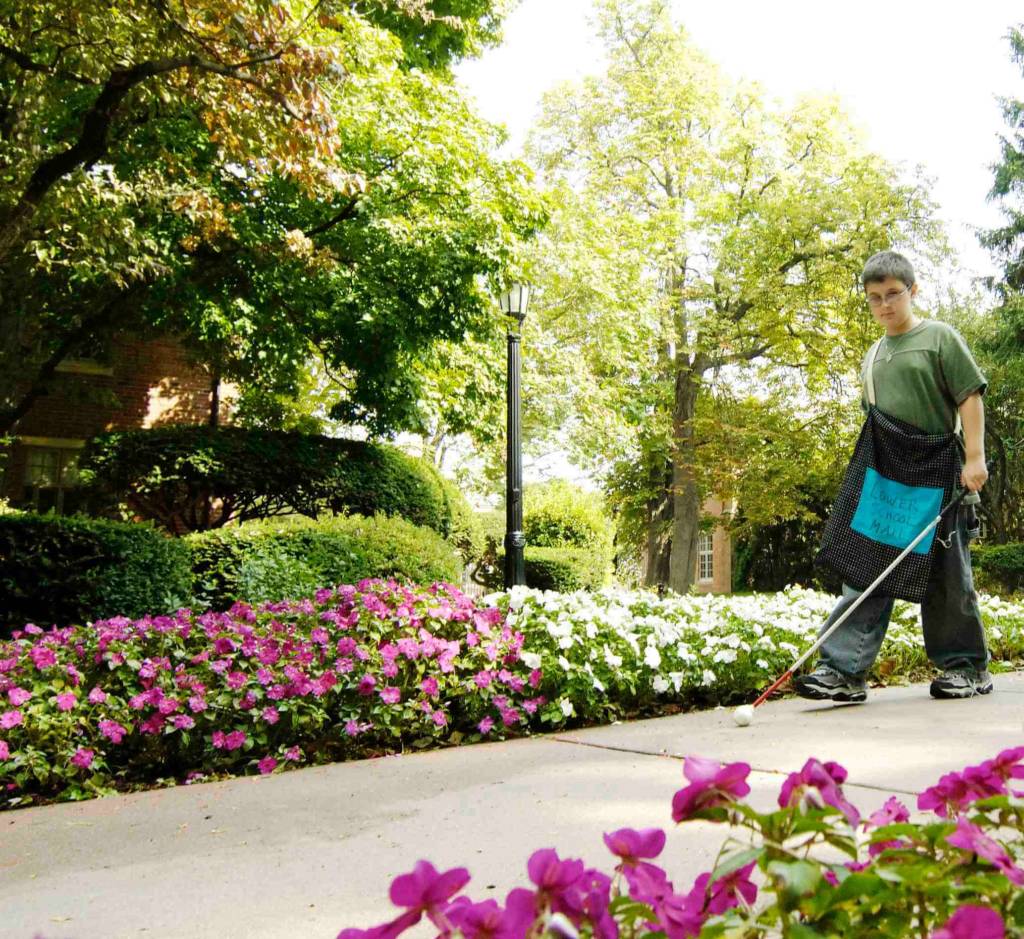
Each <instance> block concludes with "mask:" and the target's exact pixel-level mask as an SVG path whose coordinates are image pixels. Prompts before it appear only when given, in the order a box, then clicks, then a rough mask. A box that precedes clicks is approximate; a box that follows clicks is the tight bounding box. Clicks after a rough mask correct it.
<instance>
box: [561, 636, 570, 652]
mask: <svg viewBox="0 0 1024 939" xmlns="http://www.w3.org/2000/svg"><path fill="white" fill-rule="evenodd" d="M572 643H573V638H572V636H562V638H561V639H559V640H558V648H559V649H571V648H572Z"/></svg>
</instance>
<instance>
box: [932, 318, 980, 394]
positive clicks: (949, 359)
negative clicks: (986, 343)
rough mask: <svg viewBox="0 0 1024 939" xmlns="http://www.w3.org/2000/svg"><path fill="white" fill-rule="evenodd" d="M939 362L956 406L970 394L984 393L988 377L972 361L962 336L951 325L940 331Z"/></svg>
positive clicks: (972, 358)
mask: <svg viewBox="0 0 1024 939" xmlns="http://www.w3.org/2000/svg"><path fill="white" fill-rule="evenodd" d="M939 364H940V367H941V369H942V377H943V379H944V381H945V382H946V387H947V388H948V389H949V393H950V394H951V395H952V396H953V400H954V401H956V403H957V407H959V406H960V405H961V404H963V402H964V401H965V400H966V399H967V398H968V397H969V396H970V395H972V394H974V393H975V392H977V393H978V394H984V393H985V389H986V388H988V379H987V378H986V377H985V374H984V373H983V372H982V370H981V369H980V368H978V363H977V362H975V361H974V356H973V355H971V350H970V349H968V348H967V343H966V342H964V340H963V337H962V336H961V335H960V334H959V333H958V332H957V331H956V330H955V329H953V328H952V327H950V328H947V329H944V330H943V331H942V339H941V342H940V345H939Z"/></svg>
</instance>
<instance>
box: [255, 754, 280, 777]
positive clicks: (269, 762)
mask: <svg viewBox="0 0 1024 939" xmlns="http://www.w3.org/2000/svg"><path fill="white" fill-rule="evenodd" d="M256 765H257V766H258V768H259V771H260V773H261V775H263V776H266V775H267V774H268V773H272V772H274V770H275V768H276V767H277V760H275V759H274V758H273V757H272V756H265V757H263V759H262V760H260V761H259V763H258V764H256Z"/></svg>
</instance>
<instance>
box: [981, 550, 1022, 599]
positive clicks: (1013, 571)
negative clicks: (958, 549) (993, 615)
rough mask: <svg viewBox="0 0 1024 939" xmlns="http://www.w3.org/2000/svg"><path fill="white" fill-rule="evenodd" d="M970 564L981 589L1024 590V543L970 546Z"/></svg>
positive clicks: (999, 590)
mask: <svg viewBox="0 0 1024 939" xmlns="http://www.w3.org/2000/svg"><path fill="white" fill-rule="evenodd" d="M971 566H972V567H973V569H974V572H975V579H976V580H977V581H978V586H979V587H980V588H982V589H987V590H994V591H995V592H997V593H1014V592H1015V591H1020V590H1024V543H1021V542H1017V543H1014V544H998V545H988V544H985V545H975V546H972V547H971Z"/></svg>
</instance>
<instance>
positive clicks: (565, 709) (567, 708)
mask: <svg viewBox="0 0 1024 939" xmlns="http://www.w3.org/2000/svg"><path fill="white" fill-rule="evenodd" d="M558 706H559V707H560V708H561V709H562V713H563V714H564V715H565V716H566V717H572V716H573V715H574V714H575V713H576V708H574V707H573V706H572V701H570V700H569V699H568V698H562V700H561V701H559V702H558Z"/></svg>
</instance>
